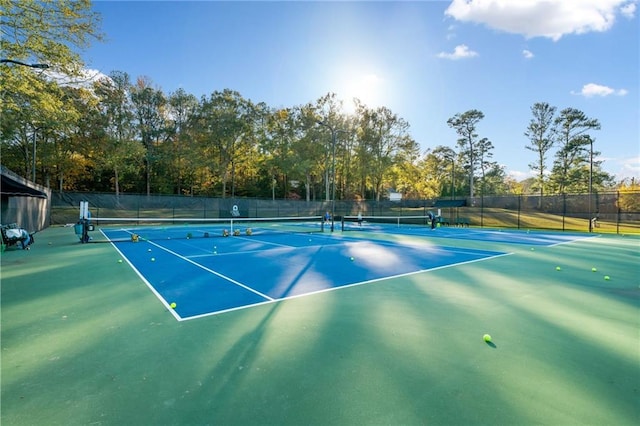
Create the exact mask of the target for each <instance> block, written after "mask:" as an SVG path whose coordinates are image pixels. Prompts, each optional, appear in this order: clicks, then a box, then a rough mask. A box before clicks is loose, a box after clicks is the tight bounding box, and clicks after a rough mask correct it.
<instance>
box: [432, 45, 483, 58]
mask: <svg viewBox="0 0 640 426" xmlns="http://www.w3.org/2000/svg"><path fill="white" fill-rule="evenodd" d="M474 56H478V52H474V51H473V50H469V47H468V46H467V45H465V44H460V45H458V46H456V47H455V49H453V53H446V52H440V53H438V58H444V59H451V60H457V59H464V58H473V57H474Z"/></svg>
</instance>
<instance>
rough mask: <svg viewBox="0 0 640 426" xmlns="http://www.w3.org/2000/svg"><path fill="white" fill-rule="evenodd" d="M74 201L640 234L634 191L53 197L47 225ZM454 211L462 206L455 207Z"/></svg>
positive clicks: (94, 207)
mask: <svg viewBox="0 0 640 426" xmlns="http://www.w3.org/2000/svg"><path fill="white" fill-rule="evenodd" d="M80 201H88V202H89V207H90V211H91V214H92V215H93V217H117V218H123V219H125V218H126V219H135V218H187V219H188V218H204V219H206V218H228V217H231V216H232V210H234V206H237V211H238V213H239V215H240V216H241V217H290V216H321V215H323V214H324V213H325V212H327V211H328V212H331V211H332V210H333V209H335V220H339V219H340V217H341V216H343V215H357V214H358V213H362V215H363V216H420V215H427V213H429V212H430V211H431V212H434V213H438V212H439V213H440V215H441V216H442V217H445V218H447V219H448V221H449V223H451V224H455V223H468V224H469V225H471V226H478V227H489V228H494V227H498V228H515V229H545V230H557V231H582V232H590V231H593V232H602V233H605V232H606V233H618V234H636V233H640V191H625V192H601V193H593V194H561V195H547V196H542V197H541V196H539V195H510V196H485V197H476V198H473V199H470V198H458V199H456V200H445V199H441V200H437V199H432V200H401V201H389V200H383V201H336V202H335V206H333V203H332V202H331V201H310V202H307V201H304V200H269V199H254V198H236V199H234V198H205V197H189V196H178V195H151V196H147V195H131V194H122V195H119V196H115V195H114V194H98V193H63V194H59V193H54V194H52V206H51V224H52V225H61V224H68V223H75V222H76V221H77V220H78V218H79V204H80ZM456 204H458V205H460V204H462V205H461V206H458V207H455V205H456ZM439 205H441V206H445V207H438V206H439ZM447 206H452V207H447Z"/></svg>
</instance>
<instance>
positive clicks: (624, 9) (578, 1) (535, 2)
mask: <svg viewBox="0 0 640 426" xmlns="http://www.w3.org/2000/svg"><path fill="white" fill-rule="evenodd" d="M636 3H637V0H544V1H543V0H517V1H516V0H453V1H452V2H451V4H450V5H449V7H448V8H447V10H446V11H445V15H448V16H451V17H452V18H454V19H456V20H458V21H463V22H475V23H480V24H484V25H486V26H487V27H489V28H493V29H496V30H500V31H505V32H508V33H514V34H522V35H524V36H525V37H527V38H533V37H547V38H550V39H553V40H554V41H557V40H559V39H560V38H561V37H562V36H564V35H567V34H583V33H588V32H592V31H595V32H603V31H607V30H609V29H610V28H611V27H612V26H613V24H614V22H615V19H616V15H618V14H620V15H624V16H626V17H633V15H634V14H635V10H636Z"/></svg>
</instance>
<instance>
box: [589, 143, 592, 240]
mask: <svg viewBox="0 0 640 426" xmlns="http://www.w3.org/2000/svg"><path fill="white" fill-rule="evenodd" d="M592 185H593V139H591V138H589V232H590V233H591V232H593V221H592V220H591V193H592V192H593V187H592Z"/></svg>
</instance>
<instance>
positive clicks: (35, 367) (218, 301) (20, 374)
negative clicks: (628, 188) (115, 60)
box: [0, 222, 640, 425]
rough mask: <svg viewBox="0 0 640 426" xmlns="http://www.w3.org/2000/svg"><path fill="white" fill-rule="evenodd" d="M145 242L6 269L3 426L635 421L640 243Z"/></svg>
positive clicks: (111, 231)
mask: <svg viewBox="0 0 640 426" xmlns="http://www.w3.org/2000/svg"><path fill="white" fill-rule="evenodd" d="M138 225H139V224H133V225H131V226H130V225H127V226H123V225H120V224H118V225H111V224H109V225H107V226H103V225H100V226H98V227H97V230H96V231H94V232H93V233H92V234H91V235H92V237H93V242H95V243H96V244H80V243H79V241H78V237H77V235H75V234H74V232H73V230H72V229H70V228H63V227H51V228H48V229H46V230H45V231H43V232H42V233H39V234H37V235H36V243H35V244H34V245H33V246H32V248H31V250H30V251H26V250H25V251H23V250H15V251H14V250H11V251H7V252H5V253H3V255H2V285H1V292H2V293H1V299H0V302H1V307H2V310H1V315H2V322H1V332H2V341H1V345H2V351H1V353H2V384H1V386H2V423H3V425H4V424H7V425H22V424H51V425H55V424H65V425H70V424H71V425H75V424H78V425H80V424H102V425H120V424H144V425H147V424H154V425H183V424H184V425H187V424H188V425H204V424H229V425H231V424H233V425H243V424H291V425H299V424H308V425H345V424H367V425H374V424H375V425H378V424H405V425H422V424H575V425H578V424H580V425H583V424H594V425H595V424H598V425H601V424H616V425H635V424H637V423H638V421H639V420H640V408H639V407H640V404H638V400H639V399H640V386H639V385H638V383H640V363H639V362H638V361H639V359H640V353H639V349H638V330H639V329H640V316H639V315H638V312H640V281H639V279H638V276H640V268H639V265H640V239H639V238H638V236H614V235H597V234H587V233H584V234H579V233H578V234H568V233H558V232H542V231H536V232H534V231H530V232H527V231H526V230H523V231H505V230H498V229H493V230H491V229H478V228H470V229H469V228H455V227H452V228H447V227H444V228H442V227H441V228H437V229H435V230H433V231H431V230H430V229H429V227H427V226H424V225H421V226H418V227H416V229H415V231H409V230H408V229H404V228H405V227H398V226H395V227H394V226H389V227H384V228H383V229H380V230H378V231H375V232H371V230H354V231H353V232H348V231H345V232H341V231H338V232H334V233H330V232H328V231H327V229H322V225H318V224H317V223H315V222H314V224H313V225H312V226H311V227H309V226H308V224H306V225H296V226H295V227H288V226H287V227H286V228H287V229H286V232H276V231H275V230H272V231H273V232H262V231H261V229H260V228H261V227H260V226H258V225H255V224H254V225H252V230H253V231H254V232H252V233H251V235H247V233H246V226H242V227H240V231H241V232H240V234H239V235H233V233H230V235H229V236H228V237H222V236H221V234H220V229H218V228H216V229H215V230H214V229H211V228H203V227H202V226H201V225H202V224H198V223H191V224H189V225H188V227H185V228H180V227H179V226H178V225H179V224H177V223H176V224H173V223H172V224H168V223H167V224H153V225H151V224H149V225H146V224H145V225H144V226H138ZM300 226H302V228H300ZM279 227H280V228H282V225H279ZM152 228H158V229H159V231H161V232H158V233H157V234H155V233H153V234H152V233H148V231H150V230H151V229H152ZM162 228H165V229H162ZM296 228H297V229H298V230H297V231H295V230H294V229H296ZM317 228H320V229H317ZM399 228H400V229H399ZM338 229H340V228H338ZM228 230H229V231H231V228H230V227H228ZM234 230H235V229H234ZM223 231H224V229H223ZM173 232H175V233H173ZM207 232H208V233H209V235H208V236H205V233H207ZM103 233H104V234H103ZM132 234H136V235H138V237H139V239H138V242H133V241H132V240H131V236H132ZM107 237H108V238H107ZM109 239H111V240H113V241H112V242H110V241H109ZM98 242H102V243H98ZM149 250H151V251H149ZM352 257H353V260H351V258H352ZM151 258H153V259H154V261H152V260H151ZM119 260H122V262H119ZM171 303H176V308H175V309H172V308H171V307H170V304H171ZM187 319H188V321H185V320H187ZM484 334H490V335H491V336H492V342H491V344H488V343H486V342H485V341H484V340H483V335H484Z"/></svg>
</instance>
